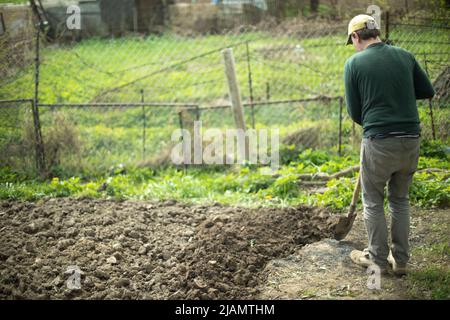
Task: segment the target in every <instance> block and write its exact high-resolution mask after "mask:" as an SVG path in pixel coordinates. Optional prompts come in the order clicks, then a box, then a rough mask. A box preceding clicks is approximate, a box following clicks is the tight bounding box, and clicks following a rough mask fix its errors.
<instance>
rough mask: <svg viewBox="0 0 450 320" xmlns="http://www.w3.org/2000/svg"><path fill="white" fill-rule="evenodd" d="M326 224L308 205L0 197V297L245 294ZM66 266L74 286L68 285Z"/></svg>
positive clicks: (254, 292)
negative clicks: (77, 275)
mask: <svg viewBox="0 0 450 320" xmlns="http://www.w3.org/2000/svg"><path fill="white" fill-rule="evenodd" d="M335 222H336V219H335V218H334V217H332V216H330V214H329V213H327V212H325V211H323V210H319V209H317V208H310V207H297V208H286V209H269V208H260V209H245V208H235V207H224V206H221V205H213V206H199V205H196V206H189V205H184V204H180V203H177V202H175V201H168V202H164V203H162V202H133V201H124V202H117V201H110V200H80V199H68V198H66V199H46V200H42V201H40V202H37V203H27V202H15V201H6V202H0V299H22V298H27V299H49V298H50V299H252V298H256V297H258V294H259V289H258V288H259V287H261V283H262V282H263V281H264V277H263V276H262V275H263V273H262V270H263V269H264V267H265V265H266V264H267V263H268V262H269V261H270V260H272V259H275V258H282V257H286V256H288V255H290V254H292V253H293V252H294V251H295V250H296V249H298V248H299V247H300V246H302V245H304V244H307V243H312V242H315V241H318V240H320V239H322V238H324V237H330V236H331V233H330V230H331V228H332V226H333V225H334V223H335ZM69 266H77V267H78V268H79V269H80V270H81V271H82V275H81V289H73V288H72V289H69V288H68V286H67V280H68V278H69V276H70V275H69V274H68V273H67V270H68V268H69ZM69 269H70V268H69Z"/></svg>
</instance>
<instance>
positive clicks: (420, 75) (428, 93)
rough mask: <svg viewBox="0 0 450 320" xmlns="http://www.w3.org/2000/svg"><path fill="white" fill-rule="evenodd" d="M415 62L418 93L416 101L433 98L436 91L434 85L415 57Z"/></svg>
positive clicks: (416, 91) (415, 87)
mask: <svg viewBox="0 0 450 320" xmlns="http://www.w3.org/2000/svg"><path fill="white" fill-rule="evenodd" d="M413 61H414V70H413V77H414V90H415V93H416V99H429V98H433V97H434V94H435V91H434V88H433V85H432V84H431V82H430V79H428V76H427V74H426V73H425V71H424V70H423V69H422V68H421V67H420V65H419V63H418V62H417V60H416V59H415V58H414V57H413Z"/></svg>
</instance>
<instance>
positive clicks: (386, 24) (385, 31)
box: [384, 11, 390, 43]
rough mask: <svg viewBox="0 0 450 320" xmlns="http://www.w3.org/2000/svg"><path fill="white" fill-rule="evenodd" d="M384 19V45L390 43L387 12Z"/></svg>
mask: <svg viewBox="0 0 450 320" xmlns="http://www.w3.org/2000/svg"><path fill="white" fill-rule="evenodd" d="M385 18H386V23H385V29H384V37H385V40H384V41H385V42H386V43H390V40H389V31H390V30H389V23H390V21H389V20H390V17H389V11H386V13H385Z"/></svg>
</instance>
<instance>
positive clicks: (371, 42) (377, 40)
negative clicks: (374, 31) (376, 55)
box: [363, 37, 381, 50]
mask: <svg viewBox="0 0 450 320" xmlns="http://www.w3.org/2000/svg"><path fill="white" fill-rule="evenodd" d="M380 42H381V39H380V38H379V37H377V38H376V39H369V40H367V41H366V43H364V49H363V50H366V49H367V47H368V46H370V45H371V44H374V43H380Z"/></svg>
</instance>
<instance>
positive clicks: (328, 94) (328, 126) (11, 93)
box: [0, 2, 450, 172]
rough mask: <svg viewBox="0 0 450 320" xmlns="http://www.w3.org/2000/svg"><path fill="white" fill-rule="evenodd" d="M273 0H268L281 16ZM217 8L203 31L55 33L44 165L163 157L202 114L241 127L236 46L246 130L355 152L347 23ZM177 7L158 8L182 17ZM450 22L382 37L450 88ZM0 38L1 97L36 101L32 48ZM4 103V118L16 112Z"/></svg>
mask: <svg viewBox="0 0 450 320" xmlns="http://www.w3.org/2000/svg"><path fill="white" fill-rule="evenodd" d="M274 3H275V2H274ZM274 3H272V2H270V3H269V2H267V5H268V6H269V7H270V8H271V9H270V10H272V11H273V12H277V10H278V9H276V8H277V7H276V6H275V5H274ZM202 5H204V8H211V7H210V6H206V4H202ZM221 5H222V9H221V10H220V11H217V12H216V14H215V15H212V17H215V20H214V21H215V22H214V21H213V22H211V21H209V20H208V19H206V18H205V19H206V20H205V19H204V21H203V20H201V21H203V23H204V24H205V25H206V26H207V27H206V28H205V27H202V25H195V24H183V23H182V21H181V20H179V21H181V22H179V23H178V22H177V23H173V24H172V26H171V27H167V26H164V25H162V26H159V27H157V28H156V29H155V28H153V29H152V28H150V26H142V25H140V26H139V25H138V28H137V29H135V30H138V31H139V28H140V29H142V28H144V27H145V28H147V30H150V29H152V30H151V32H150V33H149V32H143V31H142V30H141V31H140V32H116V31H114V32H112V31H111V32H109V33H107V34H106V35H95V34H89V33H87V32H84V31H83V30H82V31H81V32H72V31H70V30H67V28H66V29H64V28H63V30H62V31H61V30H60V29H58V30H59V31H58V34H57V35H55V30H50V31H49V32H48V33H47V36H48V37H47V38H49V40H47V41H43V42H42V46H41V48H40V50H39V58H40V59H39V62H38V64H39V70H40V72H39V79H38V80H39V90H38V95H37V98H38V111H39V113H40V119H41V127H42V136H43V139H44V146H45V153H46V154H47V157H46V166H47V167H51V168H53V169H52V170H56V171H58V170H61V171H64V170H66V171H69V172H76V171H77V170H78V169H80V167H81V168H82V170H85V171H87V172H94V171H95V170H96V168H97V169H99V170H107V169H108V168H110V167H111V166H115V165H119V164H121V163H134V164H136V163H139V162H140V163H157V164H161V163H164V161H165V160H164V159H168V150H170V146H171V144H173V141H171V135H172V132H173V130H175V129H177V128H190V127H191V126H192V123H193V121H194V120H201V121H202V125H203V128H204V129H208V128H219V129H225V128H231V127H234V122H233V115H232V113H231V108H230V99H229V93H228V85H227V81H226V77H225V72H224V63H223V56H222V50H224V49H225V48H232V49H233V54H234V59H235V61H236V69H237V78H238V82H239V85H240V91H241V96H242V101H243V103H244V105H245V108H244V109H245V118H246V123H247V126H248V127H255V128H267V127H269V128H279V129H280V133H281V140H282V143H284V144H295V145H302V146H304V147H307V148H328V149H330V150H333V151H335V152H341V153H347V152H353V151H356V149H357V148H358V143H359V140H360V137H361V130H360V129H359V128H358V127H357V126H356V127H355V125H354V124H353V123H352V121H351V120H350V119H349V118H348V116H347V113H346V111H345V103H343V100H342V99H343V98H342V95H343V92H344V87H343V86H344V84H343V66H344V63H345V61H346V59H348V58H349V57H350V56H351V55H352V54H353V53H354V51H353V48H352V47H351V46H345V42H346V28H347V21H334V20H331V19H330V20H327V19H313V20H305V19H281V18H279V17H277V16H276V14H274V15H271V16H267V15H265V13H264V12H263V11H264V10H262V9H261V8H259V7H258V6H256V5H254V4H253V5H251V4H250V5H247V6H246V7H245V8H244V9H242V8H243V7H242V6H241V7H239V6H236V7H233V6H227V5H226V4H223V3H222V4H221ZM255 6H256V9H255ZM99 8H100V7H99ZM202 8H203V7H202ZM171 10H172V11H171V12H162V13H161V14H163V15H167V14H169V13H170V14H172V16H173V17H177V15H178V16H179V17H181V16H182V12H179V11H177V12H175V13H174V12H173V10H174V9H173V8H172V9H171ZM177 10H181V9H179V8H178V9H177ZM205 10H206V9H205ZM208 10H209V9H208ZM251 10H253V11H251ZM267 10H269V9H267ZM163 11H164V10H163ZM205 12H206V11H205ZM249 12H256V13H252V14H250V13H249ZM50 13H52V12H51V10H50ZM138 13H139V12H137V13H136V14H138ZM99 14H100V13H99ZM49 15H50V16H52V15H51V14H49ZM258 15H259V16H258ZM55 16H57V15H55V13H54V12H53V19H55V18H54V17H55ZM206 16H207V15H206ZM92 19H93V18H92ZM180 19H181V18H180ZM177 21H178V20H177ZM94 22H95V20H91V25H92V24H94V25H95V23H94ZM447 24H448V20H440V21H437V22H436V21H435V20H420V21H411V20H404V19H403V20H402V19H400V18H399V17H394V16H390V18H389V21H387V19H386V16H384V17H383V19H382V37H383V38H384V39H387V40H389V41H390V42H391V43H393V44H394V45H398V46H401V47H403V48H405V49H407V50H409V51H411V52H412V53H414V54H415V56H416V58H417V60H418V61H419V63H420V64H421V65H422V67H424V68H426V69H427V72H428V73H429V74H430V78H431V79H432V80H433V81H434V80H436V79H439V78H442V79H443V80H442V81H441V82H443V83H444V84H445V83H447V86H448V66H449V54H450V50H449V45H448V44H449V28H448V27H447ZM131 25H132V26H134V27H136V23H131ZM211 26H212V27H211ZM59 27H60V28H61V24H60V25H59ZM149 28H150V29H149ZM204 30H208V32H203V31H204ZM119 31H120V30H119ZM52 32H53V34H52ZM50 36H51V37H50ZM44 38H45V37H44ZM52 39H53V40H52ZM0 44H2V45H1V50H2V53H1V54H2V57H4V58H2V65H1V66H0V68H1V72H2V74H4V75H5V76H3V77H2V79H1V80H0V81H1V86H0V99H2V100H11V99H23V98H29V99H30V98H33V99H34V98H36V97H35V91H34V90H35V86H34V78H35V74H34V72H35V66H34V64H33V63H32V62H33V58H34V57H35V56H36V52H33V50H31V52H33V54H32V55H29V54H27V59H22V58H20V55H15V54H14V53H13V52H12V51H10V49H8V50H6V49H5V48H9V47H11V46H12V47H14V44H12V43H11V41H9V40H8V39H7V37H5V36H2V37H0ZM27 45H28V46H30V45H31V48H32V47H33V46H32V43H29V44H28V43H27ZM5 52H9V53H5ZM3 61H4V62H3ZM444 92H446V89H444ZM447 96H448V95H447ZM431 103H432V108H431V109H430V105H429V102H427V101H425V102H420V103H419V108H420V115H421V119H422V125H423V136H424V138H425V139H432V138H433V136H434V137H435V138H436V139H440V140H441V141H442V142H446V143H448V132H449V127H448V119H449V118H450V117H449V112H448V110H449V108H448V98H447V100H445V99H440V100H436V99H435V100H433V101H432V102H431ZM17 108H19V107H17ZM5 110H7V109H4V108H2V109H0V118H1V119H3V118H4V119H7V117H8V112H9V111H8V112H7V111H5ZM430 110H431V111H432V112H433V118H432V117H431V113H430ZM432 120H433V121H432ZM2 121H3V120H2ZM6 122H8V121H7V120H6ZM433 127H434V129H433ZM23 128H25V127H23ZM58 139H61V141H58ZM64 139H66V140H64ZM2 148H3V146H2ZM52 148H53V149H52ZM2 150H3V149H2ZM5 150H6V149H5Z"/></svg>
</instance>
